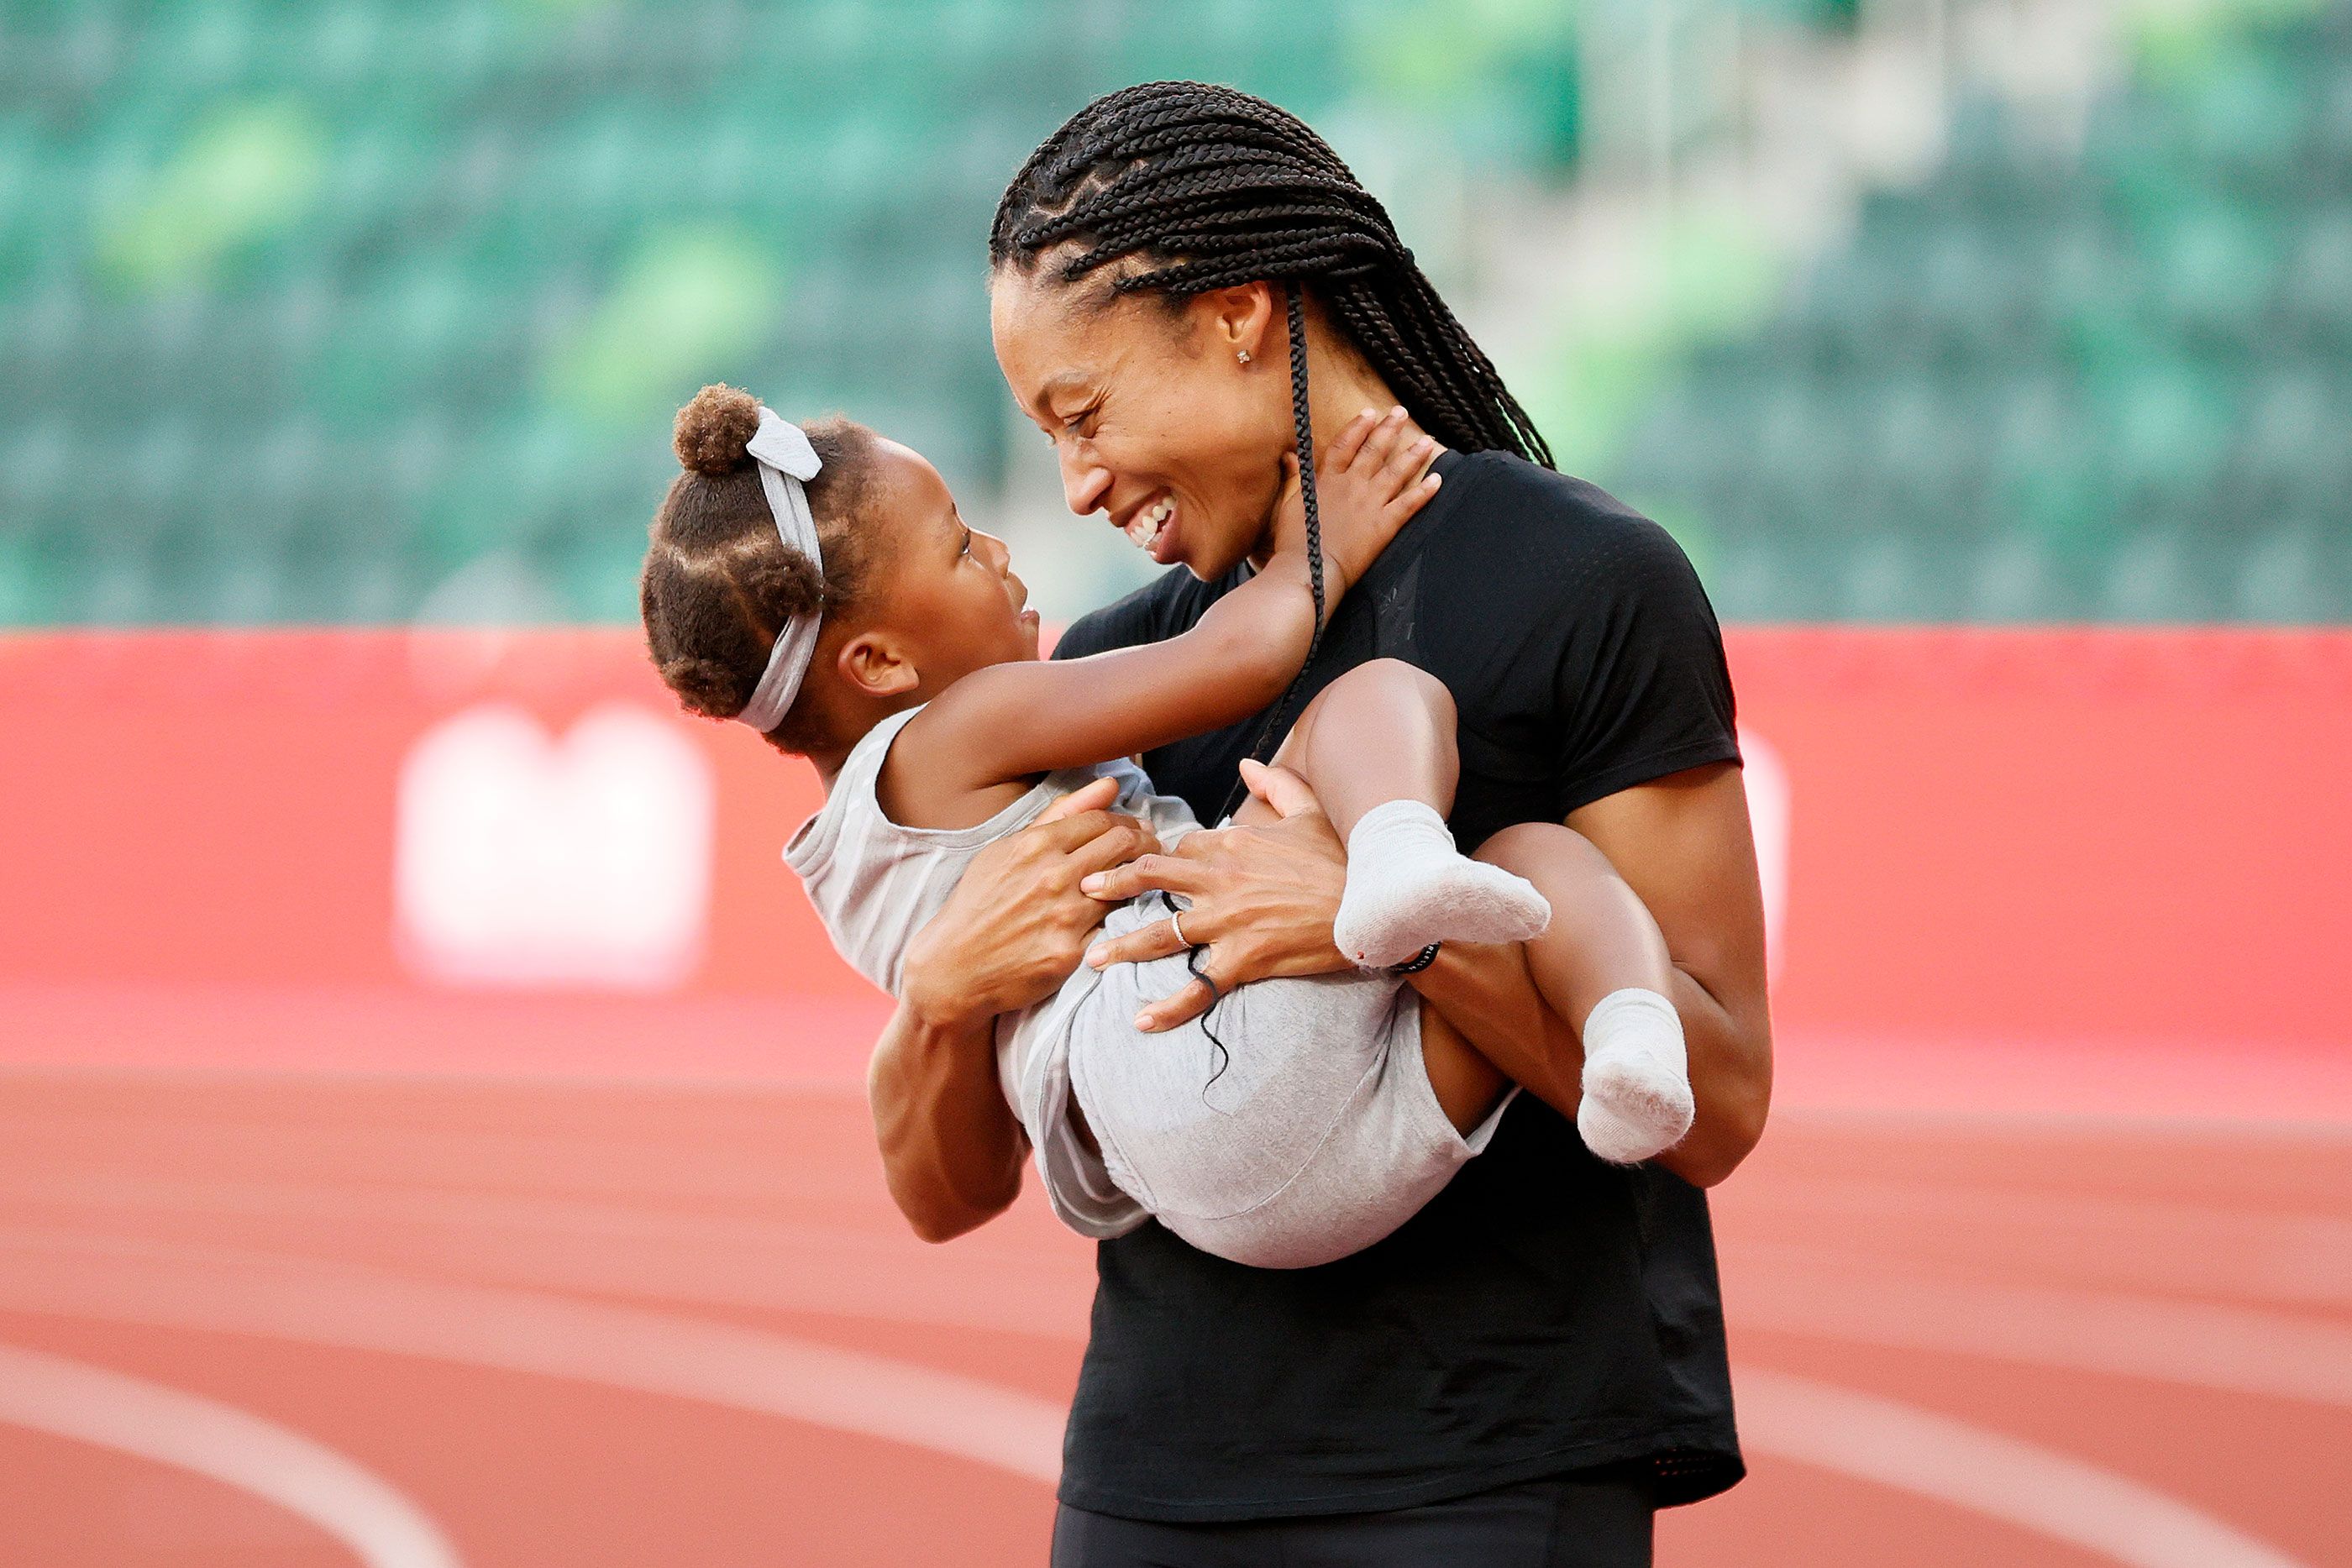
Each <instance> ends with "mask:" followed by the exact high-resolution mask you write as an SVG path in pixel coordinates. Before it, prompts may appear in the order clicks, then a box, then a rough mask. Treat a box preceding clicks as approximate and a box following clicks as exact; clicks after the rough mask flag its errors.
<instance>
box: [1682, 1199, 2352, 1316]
mask: <svg viewBox="0 0 2352 1568" xmlns="http://www.w3.org/2000/svg"><path fill="white" fill-rule="evenodd" d="M1724 1207H1725V1214H1724V1215H1723V1216H1719V1217H1718V1218H1717V1226H1718V1228H1724V1229H1730V1230H1735V1231H1736V1232H1738V1233H1740V1234H1746V1235H1759V1234H1774V1233H1778V1234H1786V1235H1796V1236H1805V1237H1817V1238H1822V1239H1825V1240H1828V1241H1831V1242H1832V1244H1838V1245H1843V1246H1845V1247H1847V1248H1849V1249H1852V1250H1854V1251H1856V1252H1861V1251H1863V1250H1864V1249H1872V1248H1875V1249H1882V1250H1883V1249H1885V1244H1886V1242H1887V1241H1888V1239H1889V1233H1888V1232H1887V1231H1885V1230H1883V1229H1869V1228H1864V1229H1860V1230H1849V1229H1847V1228H1842V1227H1839V1226H1837V1225H1835V1224H1834V1223H1832V1225H1830V1226H1828V1227H1827V1228H1824V1225H1823V1221H1824V1220H1829V1221H1836V1220H1843V1219H1856V1220H1864V1221H1869V1220H1876V1221H1882V1222H1885V1224H1887V1225H1893V1226H1900V1227H1901V1228H1902V1230H1903V1239H1901V1240H1900V1241H1896V1242H1895V1246H1899V1247H1909V1246H1911V1245H1914V1244H1917V1245H1919V1246H1921V1247H1922V1248H1923V1249H1925V1248H1933V1249H1936V1250H1937V1251H1939V1252H1943V1253H1946V1254H1949V1253H1951V1252H1952V1251H1953V1249H1954V1243H1955V1241H1958V1243H1960V1244H1961V1245H1963V1246H1968V1245H1969V1244H1970V1243H1973V1244H1974V1246H1975V1247H1979V1248H1983V1249H1990V1255H1991V1256H1993V1257H1995V1258H1998V1259H1999V1260H2001V1261H2003V1262H2005V1263H2006V1262H2014V1263H2017V1264H2019V1265H2022V1266H2024V1267H2027V1268H2030V1269H2034V1270H2041V1271H2049V1270H2051V1269H2052V1268H2053V1265H2055V1266H2056V1267H2058V1268H2063V1269H2064V1270H2066V1271H2067V1272H2069V1273H2072V1274H2074V1275H2076V1276H2078V1277H2082V1276H2086V1275H2096V1276H2102V1277H2103V1279H2102V1280H2101V1281H2099V1282H2104V1283H2108V1284H2111V1285H2119V1286H2123V1287H2126V1288H2132V1287H2138V1288H2145V1289H2153V1290H2160V1291H2181V1292H2184V1293H2189V1294H2205V1295H2218V1296H2225V1297H2229V1298H2231V1299H2233V1300H2234V1299H2244V1298H2246V1297H2266V1298H2270V1299H2273V1300H2276V1301H2315V1302H2319V1303H2323V1304H2334V1303H2343V1302H2352V1218H2341V1217H2338V1216H2336V1215H2329V1214H2319V1213H2312V1212H2296V1211H2290V1210H2284V1209H2282V1208H2279V1207H2274V1206H2273V1207H2259V1206H2258V1200H2253V1199H2250V1200H2249V1201H2248V1203H2247V1204H2246V1205H2245V1206H2244V1207H2238V1208H2231V1207H2226V1206H2223V1205H2219V1204H2212V1203H2194V1202H2189V1201H2185V1200H2179V1199H2169V1198H2124V1197H2105V1196H2095V1195H2088V1194H2082V1193H2051V1192H2041V1191H2002V1190H1998V1189H1994V1188H1990V1187H1985V1186H1954V1185H1948V1184H1943V1183H1929V1182H1925V1181H1909V1180H1901V1179H1896V1178H1892V1177H1885V1178H1877V1179H1865V1178H1861V1177H1838V1178H1828V1177H1777V1178H1775V1179H1774V1180H1773V1181H1772V1182H1771V1183H1770V1184H1769V1185H1766V1186H1757V1187H1755V1188H1753V1189H1747V1190H1742V1191H1740V1192H1738V1193H1737V1194H1735V1195H1734V1196H1733V1197H1731V1198H1729V1199H1727V1202H1726V1204H1725V1206H1724Z"/></svg>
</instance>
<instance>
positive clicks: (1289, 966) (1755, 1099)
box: [1087, 763, 1772, 1186]
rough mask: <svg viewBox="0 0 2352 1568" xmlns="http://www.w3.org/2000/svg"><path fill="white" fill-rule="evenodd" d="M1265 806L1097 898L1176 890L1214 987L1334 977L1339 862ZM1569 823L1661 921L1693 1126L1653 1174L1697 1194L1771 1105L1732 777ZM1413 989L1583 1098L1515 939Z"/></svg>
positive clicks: (1338, 848)
mask: <svg viewBox="0 0 2352 1568" xmlns="http://www.w3.org/2000/svg"><path fill="white" fill-rule="evenodd" d="M1265 779H1267V781H1268V783H1269V785H1270V786H1271V788H1270V789H1268V792H1267V794H1266V796H1265V799H1266V800H1267V801H1268V803H1269V804H1271V805H1272V806H1273V807H1274V808H1275V810H1276V811H1277V812H1278V813H1279V814H1280V815H1281V817H1282V819H1283V820H1282V821H1279V822H1276V823H1275V824H1273V825H1271V826H1267V827H1262V828H1228V829H1224V830H1222V831H1217V832H1213V833H1212V832H1202V833H1195V834H1193V835H1192V836H1191V837H1190V838H1188V839H1186V840H1185V841H1184V842H1183V843H1182V844H1181V845H1180V846H1178V848H1177V850H1176V852H1175V853H1174V854H1172V855H1149V856H1145V857H1143V858H1141V859H1139V860H1136V861H1134V862H1129V864H1127V865H1125V866H1122V867H1120V868H1118V869H1117V870H1114V871H1110V872H1107V873H1101V874H1100V875H1097V876H1095V877H1092V878H1089V879H1087V890H1088V891H1089V892H1092V893H1094V894H1096V895H1097V897H1103V898H1131V897H1134V896H1136V895H1138V894H1140V893H1142V892H1143V891H1144V890H1146V889H1148V888H1153V887H1163V888H1167V889H1169V890H1171V891H1173V892H1177V893H1181V894H1186V895H1187V896H1188V897H1189V898H1190V899H1191V900H1192V907H1191V908H1190V909H1188V910H1186V911H1185V913H1184V935H1185V936H1187V937H1188V938H1190V939H1192V941H1195V942H1199V943H1201V944H1202V945H1204V946H1206V947H1207V949H1208V950H1207V951H1206V952H1204V953H1203V954H1202V956H1201V958H1200V960H1199V962H1200V967H1201V971H1202V974H1204V975H1205V976H1206V977H1208V978H1209V979H1210V980H1211V981H1213V982H1214V984H1215V986H1216V988H1217V989H1218V990H1219V991H1225V990H1230V989H1232V988H1234V986H1237V985H1244V984H1246V983H1248V982H1249V981H1252V980H1256V979H1263V978H1265V977H1268V976H1271V975H1307V974H1326V973H1330V972H1334V971H1337V970H1339V969H1343V968H1345V967H1348V966H1347V963H1346V960H1345V959H1344V958H1342V957H1341V956H1340V955H1339V950H1338V949H1337V948H1336V947H1335V946H1333V945H1332V941H1331V919H1332V916H1333V915H1336V914H1337V913H1338V912H1339V892H1340V888H1341V886H1342V884H1343V883H1344V882H1345V880H1346V876H1347V861H1346V851H1345V848H1344V846H1342V845H1341V844H1340V842H1339V838H1338V836H1337V835H1336V834H1334V833H1333V832H1332V831H1331V828H1330V825H1329V823H1328V822H1327V821H1324V820H1323V816H1322V811H1321V810H1320V808H1319V807H1318V806H1317V805H1316V804H1315V800H1314V796H1313V795H1312V793H1311V792H1309V791H1308V790H1307V786H1306V784H1305V783H1304V781H1302V780H1300V779H1298V778H1297V775H1295V774H1291V773H1288V772H1286V770H1283V769H1279V768H1276V769H1271V770H1269V771H1268V773H1267V774H1266V775H1265ZM1568 823H1569V826H1570V827H1572V828H1575V829H1576V830H1577V831H1580V832H1581V833H1583V834H1584V835H1585V837H1586V838H1588V839H1590V840H1591V841H1593V843H1594V844H1595V845H1597V846H1598V847H1599V848H1600V849H1601V852H1602V853H1604V854H1606V855H1608V857H1609V859H1610V861H1611V862H1612V864H1614V865H1615V866H1616V868H1617V871H1618V874H1619V875H1621V876H1622V877H1623V878H1624V879H1625V881H1626V883H1627V884H1628V885H1629V886H1631V887H1632V888H1633V891H1634V892H1635V893H1636V894H1639V895H1640V896H1641V898H1642V901H1643V904H1646V905H1647V906H1648V907H1649V910H1650V913H1651V915H1652V916H1653V917H1654V918H1655V919H1656V921H1657V922H1658V928H1659V930H1660V931H1661V932H1663V933H1664V936H1665V938H1666V948H1667V951H1668V953H1669V954H1670V955H1671V956H1673V958H1674V961H1675V970H1676V977H1675V996H1674V1002H1675V1010H1676V1011H1677V1012H1678V1013H1680V1015H1681V1017H1682V1022H1683V1035H1684V1040H1685V1044H1686V1045H1687V1047H1688V1049H1689V1052H1690V1074H1691V1087H1692V1090H1693V1092H1694V1093H1695V1095H1696V1099H1697V1101H1698V1116H1697V1119H1696V1122H1695V1123H1694V1124H1693V1125H1692V1128H1691V1132H1690V1135H1689V1136H1688V1137H1686V1138H1685V1139H1684V1140H1683V1142H1682V1143H1681V1144H1680V1145H1677V1146H1676V1147H1675V1148H1674V1149H1673V1150H1671V1151H1669V1152H1668V1153H1666V1154H1664V1155H1661V1156H1659V1159H1658V1162H1657V1163H1658V1164H1660V1165H1663V1166H1665V1167H1666V1168H1667V1169H1669V1170H1671V1171H1673V1172H1675V1174H1676V1175H1678V1176H1682V1177H1683V1178H1684V1179H1685V1180H1686V1181H1689V1182H1692V1183H1694V1184H1696V1185H1697V1186H1714V1185H1715V1184H1716V1183H1717V1182H1719V1181H1721V1180H1723V1178H1724V1177H1726V1176H1729V1175H1730V1174H1731V1172H1732V1171H1733V1170H1734V1169H1735V1168H1736V1167H1737V1166H1738V1164H1739V1162H1740V1161H1741V1160H1742V1159H1744V1158H1746V1157H1747V1155H1748V1151H1749V1150H1750V1149H1753V1148H1754V1147H1755V1146H1756V1143H1757V1140H1758V1139H1759V1137H1760V1136H1762V1134H1763V1131H1764V1119H1765V1115H1766V1113H1767V1112H1768V1110H1769V1106H1770V1103H1771V1088H1772V1036H1771V1019H1770V1015H1769V1010H1768V1009H1767V1007H1766V1003H1765V991H1764V911H1763V899H1762V895H1761V894H1760V892H1759V884H1758V882H1757V876H1756V856H1755V850H1754V847H1753V844H1752V841H1750V838H1749V835H1748V801H1747V795H1746V793H1745V792H1744V790H1743V789H1742V788H1741V785H1740V776H1739V770H1738V768H1735V767H1732V766H1731V765H1729V764H1727V763H1726V764H1717V765H1714V766H1710V767H1707V768H1694V769H1691V770H1690V771H1688V772H1686V773H1678V774H1674V775H1670V776H1669V777H1667V778H1664V779H1656V780H1654V781H1652V782H1650V783H1647V784H1642V785H1636V786H1634V787H1633V788H1632V789H1622V790H1620V791H1618V792H1617V793H1616V794H1614V795H1612V796H1609V797H1607V798H1606V799H1605V800H1597V801H1594V802H1593V803H1592V804H1591V805H1590V806H1586V807H1584V808H1582V809H1581V810H1577V811H1574V812H1571V813H1570V816H1569V819H1568ZM1176 950H1177V944H1176V941H1175V938H1174V936H1173V934H1172V933H1171V931H1170V929H1169V923H1168V922H1166V921H1164V920H1163V921H1155V922H1154V923H1153V924H1151V925H1147V926H1144V927H1143V928H1141V929H1140V930H1138V931H1135V932H1132V933H1130V934H1129V935H1128V936H1123V937H1120V938H1118V940H1117V941H1113V942H1105V943H1101V944H1098V945H1097V946H1096V947H1095V948H1094V949H1093V950H1092V951H1091V952H1090V953H1089V954H1088V955H1087V962H1089V963H1092V964H1097V965H1103V964H1109V963H1131V962H1135V961H1138V960H1141V959H1146V958H1155V957H1160V956H1164V955H1165V954H1168V953H1171V952H1173V951H1176ZM1412 986H1413V988H1415V989H1416V990H1417V991H1419V992H1420V993H1421V995H1422V996H1423V998H1426V999H1427V1000H1428V1001H1429V1003H1430V1004H1431V1005H1432V1006H1433V1007H1435V1008H1436V1009H1438V1011H1439V1012H1440V1013H1442V1014H1443V1015H1444V1018H1445V1019H1446V1021H1447V1022H1448V1023H1451V1024H1452V1025H1454V1028H1456V1029H1458V1030H1461V1031H1462V1033H1463V1035H1464V1036H1465V1038H1467V1039H1468V1040H1470V1042H1471V1043H1472V1044H1474V1045H1475V1046H1476V1047H1477V1048H1478V1049H1479V1051H1481V1052H1482V1053H1483V1054H1485V1055H1486V1057H1487V1058H1488V1060H1490V1061H1493V1062H1494V1063H1495V1065H1496V1067H1497V1068H1498V1069H1500V1070H1501V1071H1503V1072H1504V1073H1506V1074H1507V1075H1508V1076H1509V1077H1510V1078H1512V1079H1513V1080H1514V1081H1516V1082H1518V1083H1519V1084H1521V1085H1522V1086H1523V1087H1525V1088H1526V1089H1527V1090H1528V1092H1530V1093H1533V1094H1535V1095H1536V1096H1537V1097H1538V1098H1539V1099H1541V1100H1543V1101H1545V1102H1546V1103H1549V1105H1551V1106H1552V1107H1553V1108H1554V1109H1555V1110H1558V1111H1559V1112H1560V1113H1562V1114H1564V1115H1568V1116H1571V1117H1572V1116H1574V1115H1575V1113H1576V1105H1577V1101H1578V1100H1579V1098H1580V1095H1581V1093H1582V1087H1581V1084H1582V1072H1583V1051H1582V1049H1581V1048H1580V1045H1579V1044H1578V1042H1577V1039H1576V1036H1575V1033H1574V1031H1573V1030H1571V1029H1570V1028H1569V1027H1568V1026H1567V1025H1566V1024H1565V1023H1563V1022H1561V1021H1560V1020H1559V1019H1555V1018H1553V1017H1552V1015H1551V1014H1550V1012H1549V1009H1546V1008H1545V1007H1544V1006H1543V1001H1542V998H1541V997H1540V996H1539V995H1538V993H1537V992H1536V990H1535V988H1534V986H1533V984H1532V982H1531V981H1530V980H1529V979H1528V973H1527V963H1526V959H1525V957H1524V956H1523V955H1522V954H1521V952H1520V950H1519V949H1518V948H1517V947H1516V946H1493V947H1481V946H1467V945H1460V944H1449V945H1447V946H1445V947H1444V948H1441V949H1440V950H1439V955H1438V958H1437V961H1436V962H1435V963H1434V964H1432V965H1431V966H1430V967H1428V968H1427V969H1424V970H1423V971H1422V972H1421V973H1420V974H1418V975H1415V976H1414V977H1412ZM1212 996H1213V993H1212V992H1211V990H1210V988H1209V987H1208V986H1205V985H1202V984H1199V983H1197V982H1196V983H1195V984H1193V985H1192V986H1189V987H1187V988H1184V989H1183V990H1181V991H1178V992H1177V993H1175V994H1174V995H1173V996H1171V997H1169V998H1166V999H1165V1000H1164V1001H1161V1002H1159V1003H1156V1004H1154V1005H1153V1006H1152V1007H1151V1008H1150V1009H1147V1015H1146V1016H1147V1019H1148V1023H1147V1027H1149V1028H1153V1029H1172V1028H1174V1027H1176V1026H1177V1025H1178V1024H1181V1023H1183V1022H1185V1021H1187V1020H1189V1019H1193V1018H1196V1017H1198V1016H1199V1015H1200V1014H1201V1013H1202V1012H1203V1011H1205V1010H1207V1008H1208V1006H1209V1003H1210V1001H1211V999H1212Z"/></svg>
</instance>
